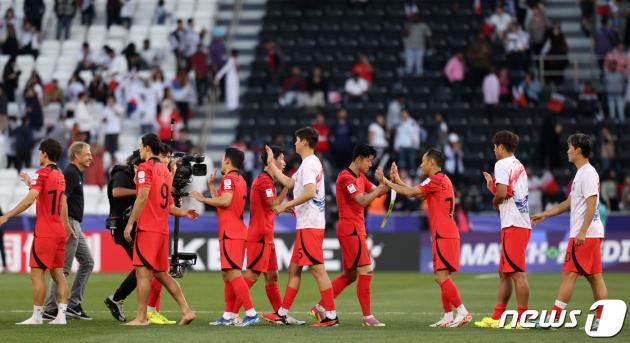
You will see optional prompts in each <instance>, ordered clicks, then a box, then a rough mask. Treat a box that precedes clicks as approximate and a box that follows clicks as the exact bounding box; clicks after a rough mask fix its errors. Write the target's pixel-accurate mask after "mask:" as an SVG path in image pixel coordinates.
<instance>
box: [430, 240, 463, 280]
mask: <svg viewBox="0 0 630 343" xmlns="http://www.w3.org/2000/svg"><path fill="white" fill-rule="evenodd" d="M431 245H432V247H433V271H434V272H437V271H438V270H444V269H446V270H448V271H451V272H458V271H459V238H441V237H433V238H432V240H431Z"/></svg>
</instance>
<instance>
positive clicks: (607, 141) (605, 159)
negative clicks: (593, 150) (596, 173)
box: [599, 126, 617, 170]
mask: <svg viewBox="0 0 630 343" xmlns="http://www.w3.org/2000/svg"><path fill="white" fill-rule="evenodd" d="M599 140H600V142H601V145H600V157H601V159H602V170H608V169H609V168H610V167H611V166H612V165H613V164H614V161H615V141H616V140H617V138H616V137H615V136H614V135H613V134H612V132H610V129H609V128H607V127H605V126H604V127H602V130H601V132H600V135H599Z"/></svg>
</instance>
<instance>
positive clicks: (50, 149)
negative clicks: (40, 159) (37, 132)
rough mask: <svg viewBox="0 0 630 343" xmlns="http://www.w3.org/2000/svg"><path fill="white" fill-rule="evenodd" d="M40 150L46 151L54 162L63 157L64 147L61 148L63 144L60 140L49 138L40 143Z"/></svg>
mask: <svg viewBox="0 0 630 343" xmlns="http://www.w3.org/2000/svg"><path fill="white" fill-rule="evenodd" d="M39 151H41V152H44V153H46V155H47V156H48V159H49V160H51V161H52V162H57V161H58V160H59V157H61V153H62V152H63V149H62V148H61V144H59V142H57V141H56V140H54V139H52V138H47V139H44V140H43V141H42V142H41V143H40V144H39Z"/></svg>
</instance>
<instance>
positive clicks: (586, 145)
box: [567, 133, 593, 158]
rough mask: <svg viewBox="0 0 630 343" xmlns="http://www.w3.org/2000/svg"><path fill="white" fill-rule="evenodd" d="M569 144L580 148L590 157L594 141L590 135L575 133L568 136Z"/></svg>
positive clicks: (583, 153)
mask: <svg viewBox="0 0 630 343" xmlns="http://www.w3.org/2000/svg"><path fill="white" fill-rule="evenodd" d="M567 144H569V145H570V146H572V147H573V149H577V148H580V150H581V151H582V156H584V157H586V158H588V157H589V156H590V155H591V150H593V141H592V140H591V137H590V136H589V135H585V134H583V133H575V134H572V135H571V136H569V138H567Z"/></svg>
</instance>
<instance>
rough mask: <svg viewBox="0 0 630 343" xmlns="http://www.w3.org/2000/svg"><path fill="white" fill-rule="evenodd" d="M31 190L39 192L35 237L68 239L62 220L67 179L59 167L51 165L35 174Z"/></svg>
mask: <svg viewBox="0 0 630 343" xmlns="http://www.w3.org/2000/svg"><path fill="white" fill-rule="evenodd" d="M30 189H32V190H33V189H34V190H36V191H38V192H39V195H38V196H37V201H36V205H35V206H36V207H35V209H36V213H37V218H36V219H35V237H66V228H65V227H64V226H63V221H62V220H61V208H62V206H63V199H64V198H65V194H64V193H65V191H66V178H65V177H64V176H63V173H62V172H61V171H60V170H59V168H58V167H57V165H55V164H49V165H47V166H46V167H44V168H42V169H40V170H38V171H37V172H35V177H33V179H32V180H31V187H30Z"/></svg>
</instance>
